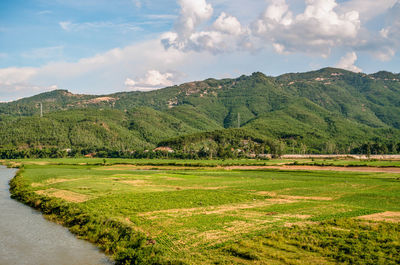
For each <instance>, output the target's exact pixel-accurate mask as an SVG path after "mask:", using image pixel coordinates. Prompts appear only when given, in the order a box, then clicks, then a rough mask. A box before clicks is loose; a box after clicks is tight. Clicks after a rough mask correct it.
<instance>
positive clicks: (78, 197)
mask: <svg viewBox="0 0 400 265" xmlns="http://www.w3.org/2000/svg"><path fill="white" fill-rule="evenodd" d="M35 192H36V193H37V194H39V195H45V196H48V197H55V198H59V199H63V200H65V201H67V202H75V203H80V202H85V201H87V200H89V199H91V198H90V197H89V196H88V195H85V194H80V193H76V192H72V191H68V190H59V189H53V188H51V189H47V190H37V191H35Z"/></svg>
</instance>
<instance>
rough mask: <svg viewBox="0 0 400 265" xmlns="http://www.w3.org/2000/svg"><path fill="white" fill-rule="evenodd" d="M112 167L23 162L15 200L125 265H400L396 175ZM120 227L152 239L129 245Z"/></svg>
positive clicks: (112, 163)
mask: <svg viewBox="0 0 400 265" xmlns="http://www.w3.org/2000/svg"><path fill="white" fill-rule="evenodd" d="M18 162H20V163H21V161H18ZM105 162H106V164H105V165H102V164H103V163H104V161H103V160H102V159H78V160H72V159H59V160H49V161H48V162H46V161H43V160H28V161H25V162H23V163H24V164H25V165H24V167H23V171H22V173H21V176H19V177H17V178H16V180H15V183H14V184H12V186H13V187H14V190H13V193H14V196H15V197H16V198H19V199H20V200H22V201H25V202H26V203H28V204H30V205H32V206H35V207H37V208H40V209H42V211H44V212H45V213H46V214H48V216H49V218H54V219H58V221H60V222H63V223H64V224H65V225H67V226H69V227H70V230H71V231H73V232H75V233H77V234H78V235H80V236H81V237H83V238H86V239H88V240H90V241H92V242H95V243H97V244H98V245H99V246H100V247H102V248H103V249H104V250H105V251H106V252H107V253H109V254H110V255H114V258H115V259H116V260H117V261H119V262H121V263H122V262H127V261H128V262H132V260H135V259H136V260H137V262H139V263H140V262H143V263H151V262H154V263H155V262H158V263H166V264H167V262H171V263H173V264H175V263H180V262H181V263H185V264H186V263H187V264H232V263H236V264H337V263H345V264H346V263H347V264H349V263H351V264H399V263H400V225H399V221H400V180H399V177H400V176H399V175H398V174H397V175H396V174H387V173H358V172H328V171H327V172H325V171H279V170H226V169H222V168H219V167H215V166H216V165H232V164H241V163H243V164H250V165H251V164H252V163H253V164H257V163H259V164H261V165H264V164H265V163H266V164H281V163H285V162H288V161H278V160H271V161H256V160H253V162H249V161H243V160H242V161H241V160H238V161H230V160H227V161H217V160H216V161H180V162H179V161H172V160H171V161H168V160H151V161H146V160H142V161H141V162H140V160H137V161H132V160H129V161H128V160H118V159H116V160H111V159H107V160H106V161H105ZM289 162H293V161H289ZM118 163H123V164H118ZM129 163H134V164H137V165H129ZM149 163H150V165H148V166H145V164H149ZM157 164H158V166H156V167H155V165H157ZM185 165H186V166H187V167H183V166H185ZM188 165H191V166H188ZM199 165H204V166H206V167H204V168H201V167H199ZM163 166H164V167H163ZM180 166H181V167H180ZM195 166H197V167H195ZM15 187H16V188H15ZM24 194H27V196H25V197H24ZM28 197H30V198H28ZM47 198H57V199H51V200H49V199H47ZM63 207H68V214H66V213H65V212H67V210H64V208H63ZM49 209H51V210H49ZM60 209H61V210H60ZM71 209H72V210H71ZM71 212H76V213H79V219H77V218H75V219H74V216H73V215H72V214H71ZM63 214H64V215H66V216H67V215H68V216H67V217H60V216H61V215H63ZM82 216H84V217H82ZM360 216H362V217H361V218H359V217H360ZM68 218H69V219H68ZM71 218H72V219H71ZM91 218H92V219H96V218H97V219H99V220H100V219H101V220H103V221H99V222H100V223H101V222H103V224H106V225H104V226H103V227H101V225H98V224H97V225H95V223H96V222H94V223H92V221H90V220H92V219H91ZM76 220H79V221H76ZM82 220H86V221H82ZM88 220H89V221H88ZM104 220H106V221H104ZM110 224H111V225H110ZM115 227H117V228H118V229H116V230H115V229H114V228H115ZM120 227H124V229H125V228H128V229H130V230H131V231H132V233H133V234H134V233H137V234H140V235H142V236H143V237H144V238H145V240H144V241H141V242H140V243H137V244H136V243H135V244H129V243H127V242H126V241H129V240H131V239H129V240H126V238H127V236H126V235H125V234H124V235H121V234H122V232H121V229H120ZM113 229H114V230H115V231H117V232H115V233H114V230H113ZM93 231H96V232H93ZM124 231H125V230H124ZM124 233H125V232H124ZM129 238H132V236H131V235H130V237H129ZM124 240H125V241H124ZM129 249H134V250H132V251H129ZM142 249H143V251H142ZM146 253H147V254H148V255H149V257H151V258H150V259H146V258H143V257H142V256H143V255H147V254H146ZM132 264H133V262H132Z"/></svg>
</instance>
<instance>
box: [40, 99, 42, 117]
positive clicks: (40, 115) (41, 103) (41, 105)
mask: <svg viewBox="0 0 400 265" xmlns="http://www.w3.org/2000/svg"><path fill="white" fill-rule="evenodd" d="M42 117H43V104H42V102H40V118H42Z"/></svg>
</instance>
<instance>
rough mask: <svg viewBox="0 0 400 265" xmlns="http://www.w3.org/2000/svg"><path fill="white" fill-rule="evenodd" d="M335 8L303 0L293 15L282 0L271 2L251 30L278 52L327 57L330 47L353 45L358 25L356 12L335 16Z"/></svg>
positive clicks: (329, 0) (331, 2)
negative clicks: (300, 9)
mask: <svg viewBox="0 0 400 265" xmlns="http://www.w3.org/2000/svg"><path fill="white" fill-rule="evenodd" d="M336 7H337V3H336V1H335V0H306V8H305V10H304V12H303V13H301V14H298V15H296V16H294V15H293V13H292V12H291V11H290V9H289V6H288V4H287V3H286V1H285V0H274V1H272V4H271V5H269V6H268V7H267V9H266V10H265V12H264V13H263V14H262V15H261V16H260V18H259V19H258V20H257V21H255V22H254V23H253V25H252V31H253V34H255V35H256V36H258V37H259V38H261V39H264V40H265V41H266V42H267V43H273V45H274V47H275V49H276V50H277V51H278V52H280V53H283V52H289V53H294V52H304V53H314V54H321V55H323V56H328V55H329V53H330V51H331V49H332V48H334V47H338V46H345V45H351V43H353V42H355V41H356V40H357V34H358V32H359V29H360V26H361V23H360V19H359V13H358V12H357V11H349V12H346V13H338V12H336V10H335V8H336Z"/></svg>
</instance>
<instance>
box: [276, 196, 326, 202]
mask: <svg viewBox="0 0 400 265" xmlns="http://www.w3.org/2000/svg"><path fill="white" fill-rule="evenodd" d="M278 198H284V199H291V200H312V201H332V200H333V198H331V197H318V196H291V195H279V196H278Z"/></svg>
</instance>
